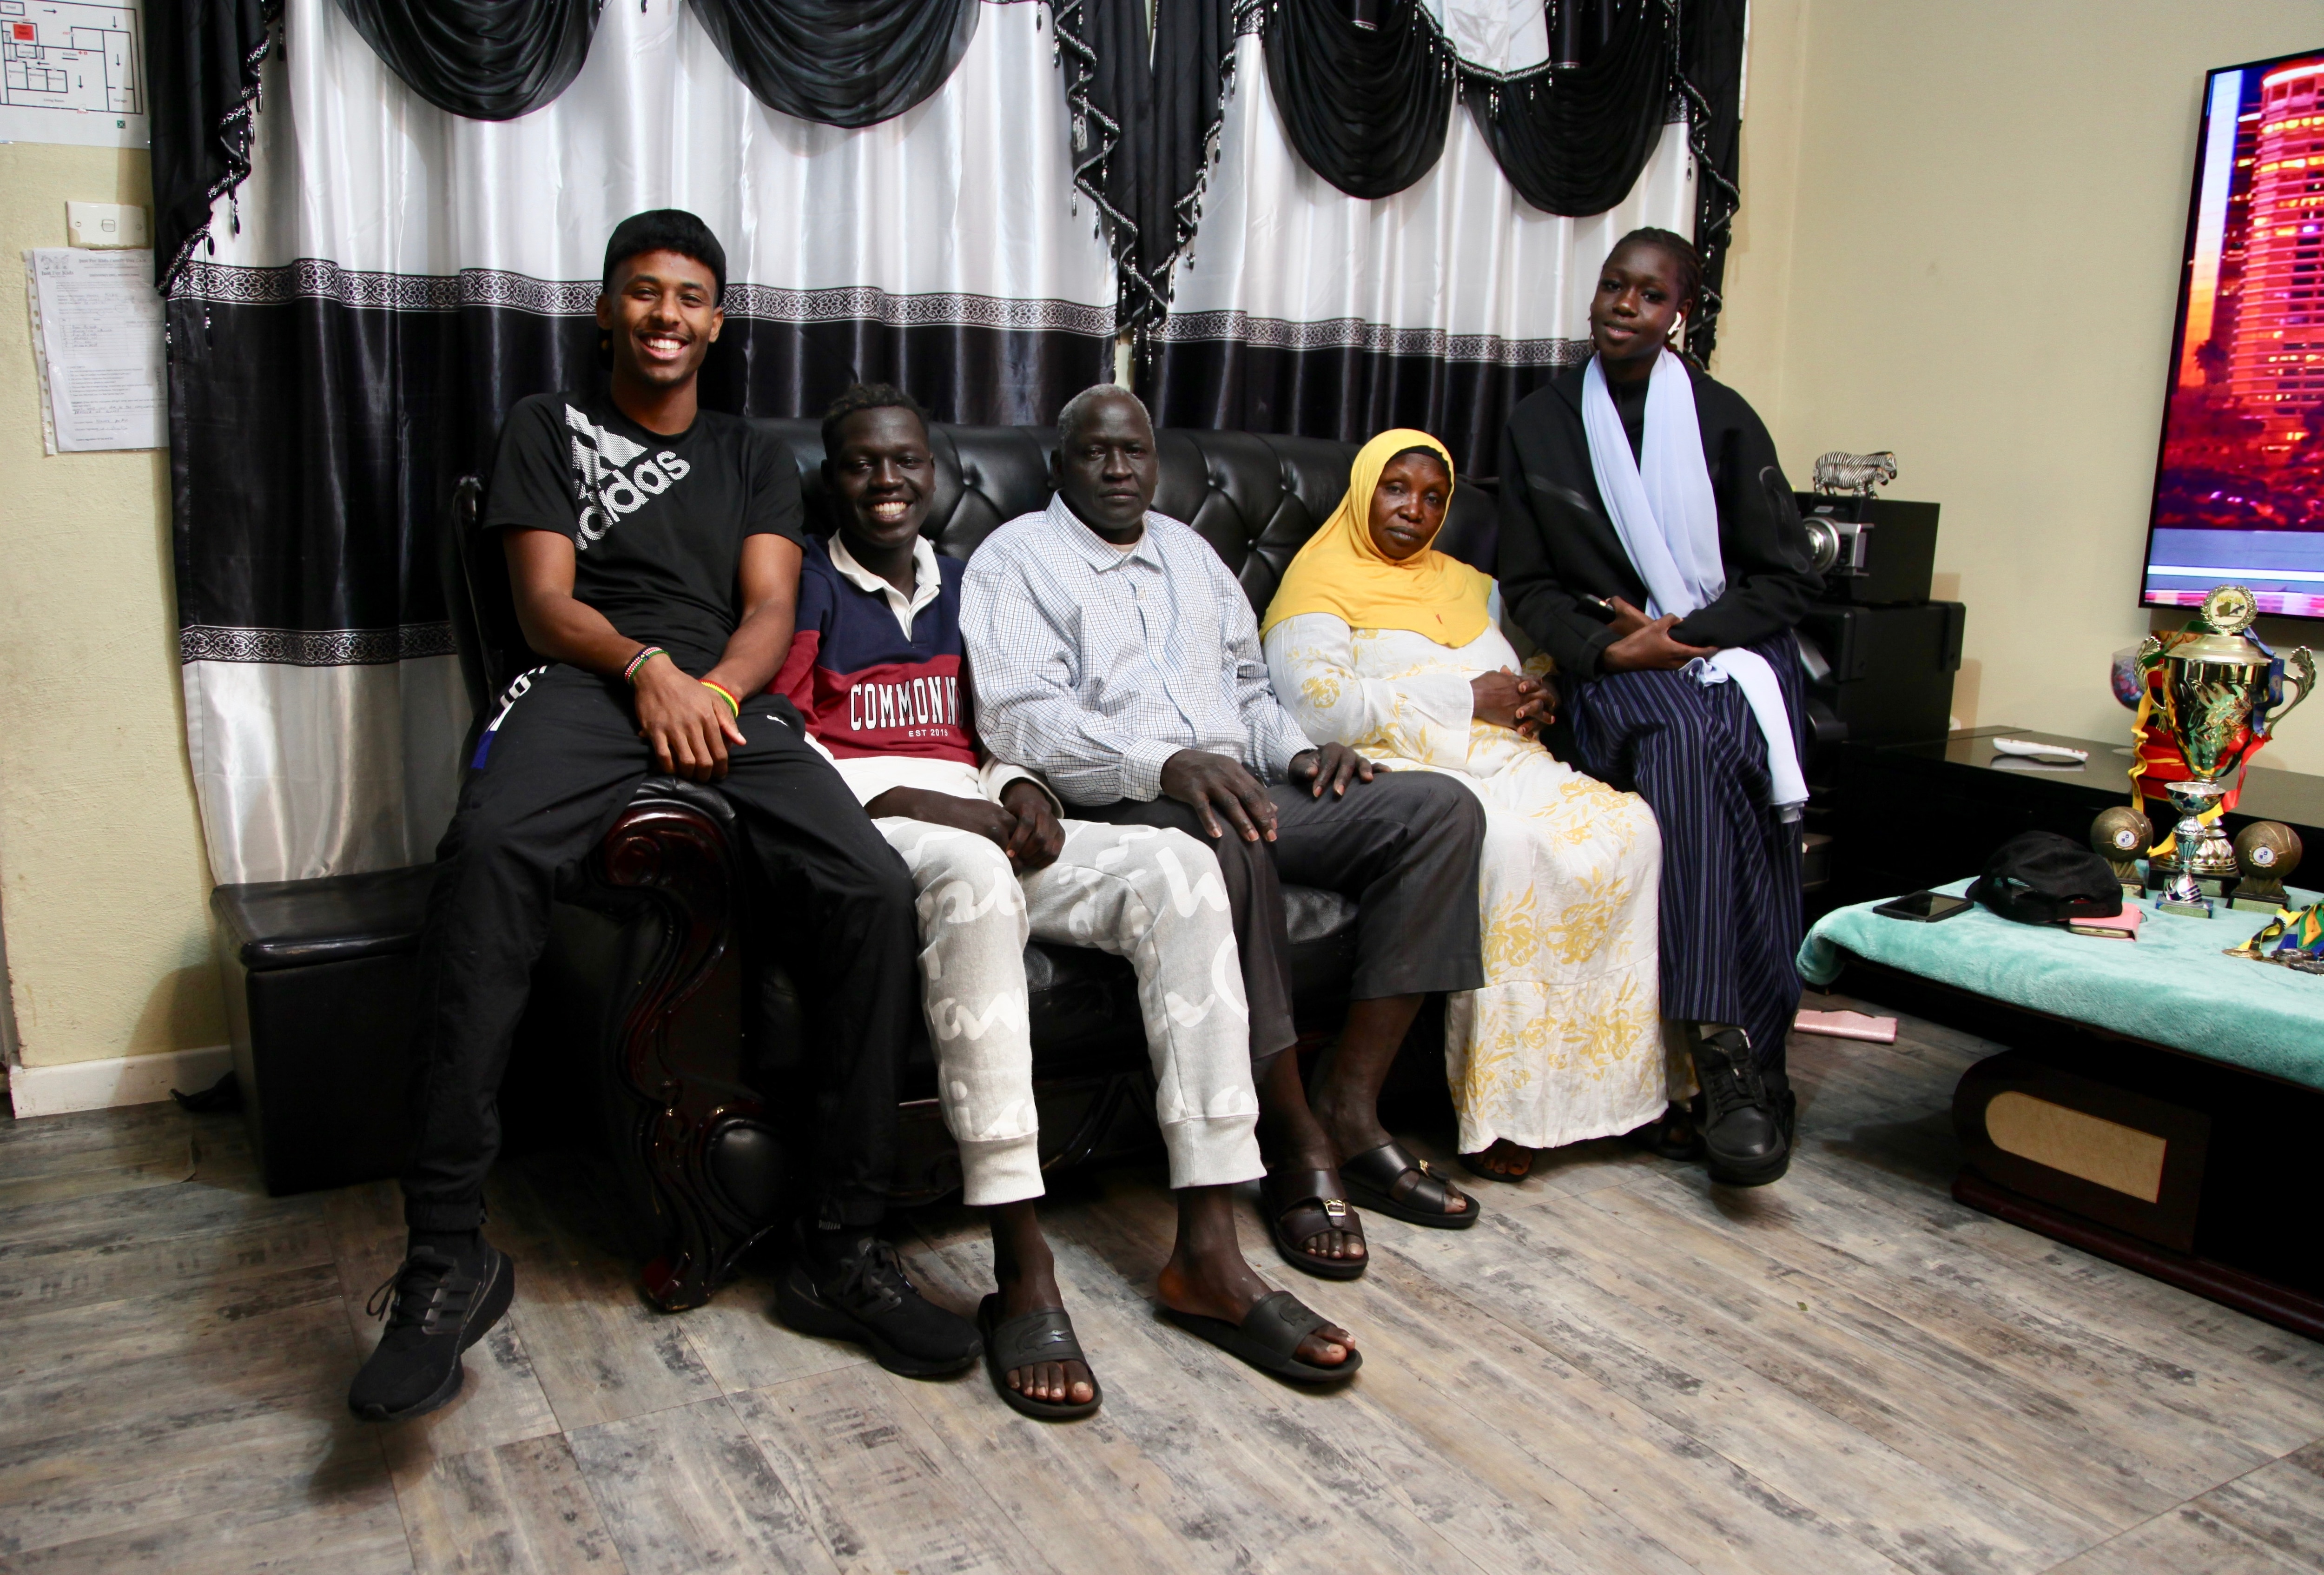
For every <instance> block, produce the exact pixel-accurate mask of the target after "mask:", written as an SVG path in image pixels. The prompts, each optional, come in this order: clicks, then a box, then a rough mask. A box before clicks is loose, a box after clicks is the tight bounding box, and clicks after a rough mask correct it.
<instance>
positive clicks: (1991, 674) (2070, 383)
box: [1717, 0, 2324, 772]
mask: <svg viewBox="0 0 2324 1575" xmlns="http://www.w3.org/2000/svg"><path fill="white" fill-rule="evenodd" d="M1751 9H1752V21H1751V29H1752V31H1751V59H1750V67H1749V87H1748V100H1747V106H1746V122H1745V127H1744V140H1743V182H1742V184H1743V194H1744V208H1743V216H1742V218H1741V221H1740V222H1739V224H1738V235H1737V244H1736V248H1735V252H1734V254H1733V257H1732V262H1731V264H1730V273H1729V290H1728V307H1727V310H1728V319H1727V324H1728V326H1727V327H1726V328H1725V329H1723V330H1722V343H1721V345H1720V351H1719V354H1718V368H1717V369H1718V371H1719V375H1720V376H1721V377H1722V378H1724V379H1726V380H1727V381H1729V382H1730V383H1732V384H1735V385H1736V386H1737V387H1738V388H1739V389H1741V390H1742V391H1743V393H1744V394H1745V395H1746V396H1747V397H1748V398H1749V399H1751V400H1752V402H1753V403H1755V404H1756V405H1757V407H1758V409H1759V411H1760V412H1761V414H1762V415H1764V416H1765V417H1766V420H1767V423H1768V426H1769V427H1770V428H1771V429H1772V430H1773V431H1774V432H1775V440H1776V443H1777V446H1778V447H1779V448H1780V449H1781V450H1782V452H1783V456H1784V466H1785V468H1786V469H1788V470H1789V471H1790V472H1791V474H1792V475H1793V476H1794V478H1796V479H1799V480H1801V481H1803V482H1804V479H1805V477H1806V476H1807V474H1808V470H1809V467H1810V466H1811V465H1812V463H1813V461H1814V459H1815V457H1816V456H1817V455H1818V454H1820V453H1822V452H1823V451H1825V450H1826V449H1852V450H1856V451H1859V452H1860V451H1864V450H1867V449H1895V451H1896V456H1897V464H1898V467H1899V475H1898V478H1897V481H1896V483H1895V486H1892V487H1891V488H1890V489H1889V490H1890V491H1891V492H1892V493H1893V494H1894V495H1895V496H1899V497H1914V498H1934V499H1936V500H1937V501H1938V502H1940V503H1941V504H1942V505H1944V514H1943V518H1942V523H1941V529H1940V532H1939V537H1938V548H1937V569H1938V571H1939V582H1940V586H1941V590H1940V594H1951V595H1957V596H1958V597H1959V598H1960V599H1961V600H1962V601H1964V602H1966V603H1968V604H1969V631H1968V653H1967V661H1966V662H1965V663H1964V666H1963V671H1962V673H1961V678H1960V684H1959V686H1958V689H1957V693H1956V703H1955V709H1956V711H1957V712H1958V713H1959V714H1960V716H1961V717H1962V718H1963V720H1964V721H1974V722H1976V723H1978V724H2006V725H2009V726H2014V727H2035V728H2046V729H2049V730H2052V731H2055V732H2063V733H2069V734H2077V735H2081V736H2084V737H2122V736H2125V735H2126V732H2127V729H2128V722H2129V718H2128V713H2126V712H2125V711H2124V710H2122V709H2121V708H2120V707H2118V706H2116V704H2115V702H2114V700H2113V699H2112V697H2111V695H2110V693H2109V692H2108V690H2107V657H2108V656H2109V654H2110V653H2112V652H2114V651H2115V650H2116V649H2117V648H2118V647H2120V646H2123V645H2127V644H2132V643H2134V642H2135V641H2136V640H2137V639H2138V638H2139V637H2140V636H2141V635H2143V634H2144V633H2145V631H2146V629H2147V628H2148V626H2149V622H2150V617H2149V615H2148V614H2147V613H2145V612H2144V611H2142V610H2140V608H2139V607H2137V605H2136V601H2137V592H2138V583H2139V570H2140V562H2141V555H2142V551H2143V548H2144V541H2145V530H2146V512H2147V500H2148V496H2149V492H2150V489H2151V487H2152V486H2153V473H2154V455H2155V443H2156V439H2157V436H2158V433H2159V428H2160V423H2161V421H2162V418H2163V376H2164V371H2165V367H2166V365H2167V363H2168V361H2169V358H2170V353H2171V335H2172V316H2173V312H2174V310H2175V307H2176V298H2175V291H2176V288H2177V280H2178V273H2179V264H2180V254H2181V247H2182V246H2183V243H2184V239H2185V234H2186V225H2187V198H2188V187H2189V182H2190V179H2191V177H2192V172H2193V169H2194V154H2195V133H2196V126H2197V121H2198V117H2199V111H2200V98H2201V92H2202V82H2203V73H2204V72H2205V71H2206V70H2207V69H2210V68H2212V67H2215V66H2226V65H2235V64H2237V63H2239V62H2241V61H2244V60H2258V59H2263V58H2264V57H2266V56H2269V55H2275V54H2283V53H2288V52H2290V51H2294V50H2301V49H2310V48H2314V47H2317V46H2319V45H2324V8H2319V6H2318V5H2315V4H2314V0H2030V3H2029V0H1950V3H1948V4H1945V5H1931V4H1929V3H1928V0H1756V3H1755V4H1754V5H1753V6H1752V8H1751ZM2185 616H2186V615H2184V614H2183V613H2176V614H2172V615H2169V616H2157V617H2156V618H2155V619H2154V620H2153V621H2154V622H2156V623H2158V624H2162V623H2175V622H2178V621H2181V620H2183V618H2184V617H2185ZM2265 632H2266V633H2267V634H2268V635H2270V637H2271V638H2275V637H2282V638H2283V639H2286V640H2289V641H2292V642H2293V643H2297V642H2298V641H2300V640H2302V639H2305V640H2308V641H2312V642H2316V643H2318V644H2324V628H2319V627H2318V625H2313V624H2288V623H2287V624H2283V625H2279V626H2273V627H2271V628H2269V629H2268V630H2266V631H2265ZM2263 758H2264V760H2265V761H2266V763H2267V764H2272V765H2277V766H2285V767H2291V768H2293V769H2297V770H2301V771H2310V772H2324V702H2319V705H2318V706H2317V707H2314V708H2310V709H2305V710H2302V711H2301V712H2300V713H2298V714H2297V715H2295V716H2293V717H2292V718H2291V719H2290V720H2289V721H2288V722H2287V723H2286V724H2285V727H2284V730H2283V734H2282V737H2281V738H2279V739H2278V741H2277V742H2276V743H2275V744H2274V745H2273V746H2271V747H2270V749H2269V750H2268V752H2267V754H2266V755H2265V756H2264V757H2263Z"/></svg>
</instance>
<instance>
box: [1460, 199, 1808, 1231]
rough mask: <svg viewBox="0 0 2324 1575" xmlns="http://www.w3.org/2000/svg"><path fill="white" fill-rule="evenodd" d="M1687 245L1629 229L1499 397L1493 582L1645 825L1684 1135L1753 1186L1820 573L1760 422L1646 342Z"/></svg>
mask: <svg viewBox="0 0 2324 1575" xmlns="http://www.w3.org/2000/svg"><path fill="white" fill-rule="evenodd" d="M1700 287H1701V262H1700V260H1699V259H1698V258H1697V257H1696V255H1695V253H1694V248H1693V247H1692V246H1689V245H1688V244H1687V243H1686V242H1685V241H1684V240H1683V239H1682V238H1680V237H1679V236H1675V235H1673V234H1671V233H1670V232H1668V231H1667V230H1654V229H1646V230H1638V231H1635V232H1633V233H1632V234H1630V235H1628V236H1625V237H1624V238H1623V239H1622V241H1621V242H1620V243H1619V244H1618V245H1617V246H1615V248H1614V250H1613V252H1612V253H1611V254H1610V255H1609V256H1608V257H1607V259H1606V264H1605V266H1604V268H1603V269H1601V270H1600V276H1599V283H1598V288H1597V291H1596V293H1595V294H1594V295H1593V296H1592V298H1591V306H1590V337H1591V345H1592V347H1593V348H1594V351H1595V354H1594V355H1593V356H1592V357H1591V360H1590V361H1589V362H1587V363H1585V364H1584V365H1583V366H1578V367H1575V368H1573V369H1572V370H1571V371H1569V372H1566V373H1563V374H1562V375H1559V376H1558V378H1557V379H1556V380H1555V381H1554V382H1553V383H1552V384H1550V385H1549V386H1548V387H1547V388H1545V389H1542V390H1540V391H1538V392H1536V393H1535V394H1532V395H1531V396H1529V397H1528V398H1526V399H1525V400H1524V401H1522V402H1521V403H1518V405H1517V408H1516V409H1515V410H1514V411H1512V412H1510V414H1509V421H1508V429H1507V430H1506V431H1505V432H1504V434H1503V436H1502V439H1501V450H1500V476H1501V487H1500V511H1501V522H1500V523H1501V528H1500V564H1499V568H1500V583H1501V594H1502V597H1503V598H1504V599H1505V601H1506V602H1507V604H1508V609H1509V612H1510V615H1511V616H1513V617H1514V618H1515V619H1516V620H1517V623H1518V624H1519V625H1521V626H1522V627H1523V628H1524V629H1525V631H1526V634H1528V635H1531V636H1532V638H1533V639H1534V641H1535V644H1538V645H1539V646H1540V647H1541V648H1542V649H1543V650H1544V651H1545V652H1546V653H1549V655H1550V656H1551V657H1553V658H1554V660H1555V662H1556V663H1557V667H1558V671H1559V672H1560V673H1561V674H1562V675H1563V681H1564V685H1565V687H1566V689H1567V691H1568V699H1567V709H1568V711H1569V713H1570V714H1571V716H1572V723H1573V733H1574V738H1575V742H1576V744H1577V746H1579V748H1580V751H1581V754H1582V759H1581V761H1580V762H1579V764H1581V765H1582V768H1583V769H1584V770H1586V771H1588V772H1589V773H1590V774H1591V775H1593V776H1596V777H1599V778H1600V780H1603V781H1606V782H1609V783H1614V784H1615V785H1617V786H1620V787H1626V788H1632V789H1635V791H1637V792H1638V793H1640V794H1641V795H1643V796H1644V797H1645V798H1646V801H1647V802H1648V803H1649V804H1651V805H1652V806H1653V807H1654V811H1655V819H1656V820H1657V821H1658V822H1659V824H1660V826H1661V829H1662V835H1663V875H1662V890H1661V910H1660V923H1659V931H1660V947H1661V975H1662V1012H1663V1015H1664V1017H1665V1019H1666V1020H1668V1021H1670V1022H1672V1023H1673V1024H1674V1025H1675V1026H1676V1027H1677V1029H1678V1031H1679V1033H1681V1034H1682V1035H1683V1037H1684V1040H1685V1042H1686V1045H1687V1048H1688V1050H1689V1052H1690V1053H1691V1055H1692V1060H1693V1062H1694V1069H1695V1076H1696V1079H1697V1080H1698V1081H1699V1082H1700V1083H1701V1087H1702V1090H1703V1100H1702V1105H1701V1111H1700V1115H1699V1123H1698V1124H1699V1126H1700V1137H1699V1139H1698V1138H1697V1136H1696V1135H1695V1133H1694V1131H1692V1130H1691V1129H1690V1123H1689V1122H1688V1121H1687V1119H1686V1117H1685V1116H1684V1114H1683V1113H1682V1112H1679V1111H1676V1110H1674V1111H1673V1112H1672V1114H1671V1116H1669V1117H1668V1118H1666V1119H1665V1121H1664V1122H1663V1123H1660V1124H1658V1125H1657V1126H1655V1127H1650V1128H1647V1129H1646V1130H1645V1131H1644V1132H1642V1133H1641V1134H1639V1137H1640V1139H1641V1141H1644V1142H1646V1143H1647V1144H1649V1146H1653V1147H1655V1148H1656V1149H1657V1151H1658V1152H1663V1153H1691V1152H1693V1151H1694V1149H1695V1147H1696V1145H1697V1144H1698V1143H1699V1144H1701V1147H1702V1148H1703V1149H1704V1150H1706V1151H1707V1153H1708V1157H1709V1159H1710V1163H1711V1173H1712V1175H1713V1177H1714V1178H1715V1179H1718V1180H1720V1181H1728V1182H1731V1183H1734V1184H1737V1185H1743V1186H1756V1185H1759V1184H1761V1183H1764V1182H1766V1181H1774V1180H1775V1179H1776V1178H1777V1177H1779V1176H1781V1175H1782V1174H1783V1173H1784V1169H1785V1168H1786V1166H1787V1165H1788V1164H1789V1163H1790V1150H1791V1139H1792V1128H1793V1113H1794V1100H1793V1098H1792V1094H1791V1089H1790V1084H1789V1082H1788V1080H1787V1079H1786V1078H1785V1076H1784V1033H1785V1032H1786V1031H1787V1030H1788V1029H1789V1027H1790V1025H1791V1019H1792V1016H1793V1014H1794V1012H1795V1011H1796V1010H1797V1008H1798V1005H1799V997H1800V981H1799V975H1798V973H1797V972H1796V971H1795V969H1794V961H1793V959H1794V954H1795V953H1796V952H1797V950H1798V949H1799V942H1800V924H1801V911H1800V827H1799V806H1800V803H1801V802H1802V801H1804V800H1805V798H1806V796H1807V794H1806V788H1805V785H1804V783H1803V781H1802V780H1801V777H1800V770H1799V737H1800V735H1799V724H1800V720H1801V717H1802V703H1803V695H1802V687H1803V679H1802V674H1801V671H1800V664H1799V656H1798V651H1797V648H1796V646H1795V645H1794V641H1793V635H1792V629H1793V626H1794V625H1795V624H1797V623H1798V621H1799V618H1800V615H1801V613H1802V612H1803V610H1804V609H1805V607H1807V604H1808V601H1809V598H1811V597H1812V596H1813V595H1814V594H1815V593H1816V592H1817V590H1818V589H1819V588H1820V581H1819V579H1818V578H1817V575H1816V573H1815V571H1814V570H1813V569H1812V568H1811V567H1810V565H1809V561H1808V543H1807V537H1806V533H1805V532H1804V531H1803V528H1802V526H1801V523H1800V518H1799V512H1798V510H1797V508H1796V507H1795V506H1794V505H1793V502H1792V496H1791V487H1790V484H1789V483H1788V482H1786V481H1785V480H1784V474H1783V470H1782V468H1781V466H1780V465H1779V464H1778V463H1777V460H1776V458H1775V443H1774V441H1773V440H1771V439H1770V438H1769V437H1768V436H1767V430H1766V426H1765V425H1764V424H1763V423H1762V422H1760V420H1759V418H1758V416H1757V414H1755V413H1754V412H1752V409H1751V407H1750V406H1749V405H1748V404H1747V403H1744V401H1743V398H1742V396H1741V395H1739V394H1737V393H1736V392H1735V391H1734V390H1732V389H1730V388H1728V387H1726V386H1725V385H1724V384H1720V383H1716V382H1713V381H1712V380H1711V378H1710V377H1708V376H1706V375H1703V374H1702V373H1701V372H1698V371H1696V370H1694V369H1693V368H1692V367H1691V366H1687V365H1686V364H1685V363H1684V362H1683V361H1682V360H1681V359H1680V358H1679V357H1678V356H1677V355H1676V354H1674V352H1673V351H1672V350H1671V349H1670V348H1669V342H1670V340H1671V338H1672V337H1673V335H1674V333H1675V332H1676V330H1677V329H1678V326H1679V324H1680V323H1681V321H1682V320H1683V318H1684V316H1685V314H1686V312H1687V311H1688V310H1691V309H1692V306H1693V304H1694V301H1695V298H1696V295H1697V293H1698V292H1699V290H1700Z"/></svg>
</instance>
